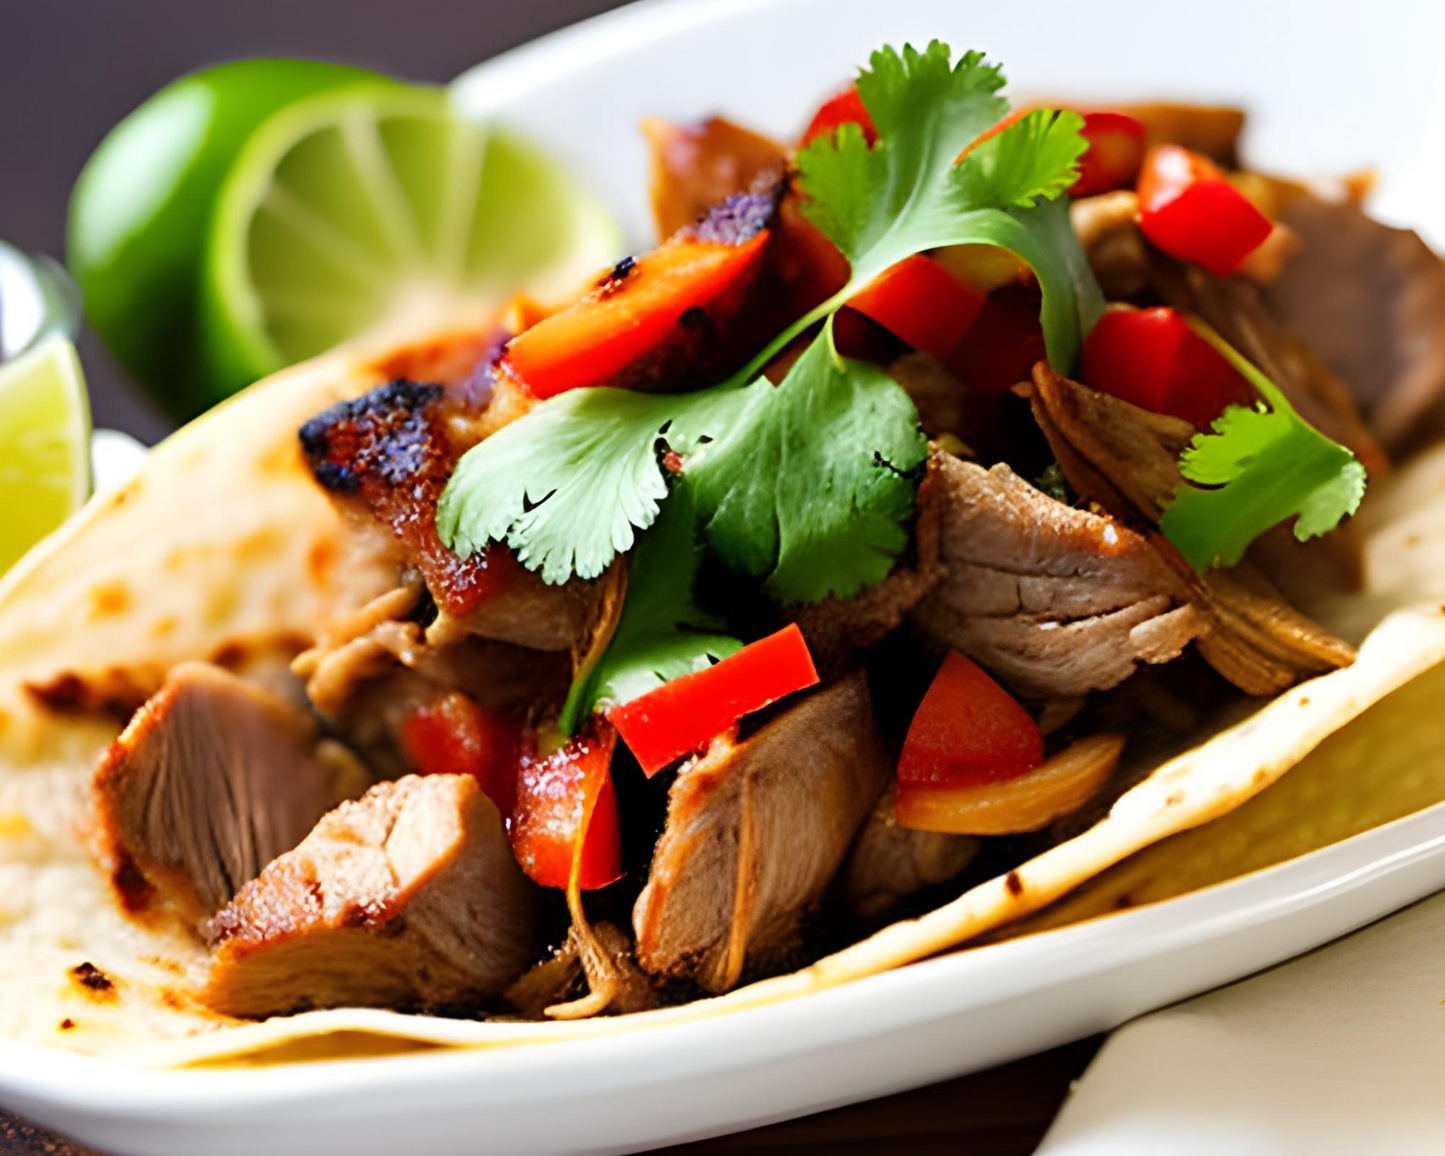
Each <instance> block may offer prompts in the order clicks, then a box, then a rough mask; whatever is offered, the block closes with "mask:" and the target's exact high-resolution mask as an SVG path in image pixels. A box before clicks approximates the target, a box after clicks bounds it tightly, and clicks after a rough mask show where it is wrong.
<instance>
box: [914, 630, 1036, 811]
mask: <svg viewBox="0 0 1445 1156" xmlns="http://www.w3.org/2000/svg"><path fill="white" fill-rule="evenodd" d="M1043 760H1044V738H1043V735H1042V734H1041V733H1040V732H1039V727H1038V724H1037V723H1036V722H1034V720H1033V719H1032V718H1031V717H1030V716H1029V713H1028V711H1026V710H1024V708H1023V707H1021V706H1020V705H1019V704H1018V701H1017V700H1016V699H1015V698H1014V697H1013V696H1012V695H1011V694H1009V693H1008V691H1006V690H1004V688H1003V687H1001V686H999V684H998V683H996V682H995V681H994V680H993V679H992V678H990V677H989V676H988V674H987V673H985V672H984V670H983V669H982V668H981V667H979V666H978V665H977V664H976V663H974V662H972V661H970V660H969V659H967V658H965V657H964V656H963V655H961V654H959V653H958V651H956V650H951V651H949V652H948V655H947V657H946V658H944V660H943V665H942V666H941V667H939V670H938V674H936V675H935V676H934V679H933V683H932V685H931V686H929V688H928V693H927V694H925V695H924V696H923V701H922V702H921V703H920V704H919V706H918V711H917V712H916V713H915V714H914V716H913V722H912V723H911V724H910V725H909V727H908V735H907V737H906V738H905V739H904V740H903V754H902V756H901V757H900V758H899V760H898V794H899V798H900V799H902V798H903V797H904V796H905V795H906V794H907V793H908V792H910V791H928V790H945V789H951V788H959V787H968V786H977V785H978V784H980V783H994V782H1000V781H1002V780H1005V779H1013V778H1017V777H1018V776H1019V775H1023V774H1027V773H1028V772H1029V771H1031V770H1033V769H1034V768H1035V767H1036V766H1038V765H1039V764H1040V763H1041V762H1043Z"/></svg>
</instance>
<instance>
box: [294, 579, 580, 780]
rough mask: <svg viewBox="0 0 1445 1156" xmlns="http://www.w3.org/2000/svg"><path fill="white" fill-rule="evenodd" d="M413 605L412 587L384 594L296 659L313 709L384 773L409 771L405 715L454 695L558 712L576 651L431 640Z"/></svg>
mask: <svg viewBox="0 0 1445 1156" xmlns="http://www.w3.org/2000/svg"><path fill="white" fill-rule="evenodd" d="M415 601H416V599H415V596H414V593H411V592H409V591H408V590H406V589H400V590H396V591H393V592H391V593H390V594H387V595H383V596H382V597H381V598H378V599H377V600H376V601H375V602H374V603H373V604H372V605H371V606H368V607H364V608H363V609H362V610H361V611H360V612H358V613H357V614H356V615H354V616H352V618H351V619H350V620H348V621H346V622H342V623H337V624H335V625H334V626H333V628H332V629H331V630H329V631H328V632H326V634H325V635H324V636H323V638H322V641H321V642H320V643H318V645H317V646H315V647H313V648H312V649H311V650H309V651H307V652H305V653H304V654H302V655H301V656H300V657H298V658H297V659H296V661H295V663H294V664H293V669H294V670H295V672H296V673H297V674H299V675H301V676H302V677H303V678H304V679H305V680H306V695H307V698H308V699H309V700H310V702H311V705H312V706H313V707H314V708H315V709H316V710H317V711H318V712H320V713H321V714H322V715H323V716H325V718H326V720H327V722H328V723H329V724H330V725H331V726H332V727H333V728H334V729H335V730H336V731H337V732H338V733H339V734H341V735H342V736H343V737H344V738H345V740H346V742H347V744H348V745H349V746H350V747H351V748H352V749H353V750H355V751H357V752H358V753H360V754H361V755H362V756H363V757H364V758H365V759H366V761H367V764H368V765H369V766H371V767H373V768H374V769H375V770H376V771H377V772H378V773H379V774H382V775H385V776H387V777H393V778H394V777H398V776H400V775H402V774H405V773H406V771H407V770H409V769H411V767H410V763H409V760H408V755H407V752H406V750H405V744H404V742H403V730H404V727H405V725H406V723H407V721H408V720H409V719H410V718H411V716H412V715H413V714H414V713H415V712H416V711H417V710H418V709H420V708H421V707H424V706H429V705H431V704H433V703H436V702H438V701H439V700H440V699H442V698H444V697H445V696H446V695H448V694H450V693H452V692H453V691H460V692H461V693H462V694H464V695H466V696H467V697H468V698H469V699H471V700H472V701H473V702H475V703H477V704H478V705H479V706H481V707H483V708H484V709H486V710H488V711H492V712H497V713H499V714H501V715H504V716H506V717H508V718H511V719H514V720H516V721H518V722H520V721H522V720H523V719H525V718H526V717H527V716H528V715H529V713H531V712H534V711H541V712H544V713H545V712H546V711H548V710H553V711H555V710H556V709H558V708H560V705H561V703H562V700H563V699H564V698H565V697H566V694H567V687H568V684H569V682H570V680H571V675H572V663H571V658H570V656H569V655H567V654H565V653H562V652H558V651H552V652H544V651H538V650H528V649H526V648H525V647H521V646H514V645H512V644H510V643H506V642H495V641H492V640H490V639H484V638H476V637H472V636H464V637H462V638H459V639H456V640H455V641H451V642H435V641H432V640H431V638H430V636H429V634H430V632H427V631H424V630H423V629H422V627H421V626H420V625H419V624H418V623H416V622H414V621H411V620H410V619H409V618H407V617H406V615H408V614H410V613H411V612H412V609H413V608H414V605H415ZM390 615H399V616H400V617H390Z"/></svg>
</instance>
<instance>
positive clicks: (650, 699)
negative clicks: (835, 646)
mask: <svg viewBox="0 0 1445 1156" xmlns="http://www.w3.org/2000/svg"><path fill="white" fill-rule="evenodd" d="M817 681H818V671H817V670H816V669H815V668H814V666H813V658H812V655H810V654H809V653H808V644H807V643H806V642H804V641H803V632H802V631H801V630H799V629H798V627H797V626H796V625H789V626H785V627H784V628H783V629H782V630H779V631H778V632H777V633H776V634H770V635H768V636H767V637H766V638H760V639H758V641H756V642H753V643H749V644H748V645H747V646H745V647H743V648H742V649H741V650H739V651H738V652H737V653H736V654H733V655H729V656H728V657H727V658H725V659H723V660H722V661H721V662H719V663H717V664H716V665H714V666H709V667H708V668H707V669H705V670H699V671H697V672H695V673H693V674H685V675H683V676H682V677H681V678H675V679H673V680H672V681H671V682H667V683H663V685H662V686H659V687H658V688H657V689H656V690H651V691H648V692H647V693H646V694H644V695H642V696H641V697H639V698H635V699H633V700H632V701H631V702H628V703H623V704H622V705H621V706H615V707H613V708H612V709H611V710H610V711H608V712H607V718H608V721H609V722H611V723H612V725H613V726H615V727H616V728H617V732H618V733H619V734H620V735H621V736H622V741H623V742H625V743H626V744H627V746H628V749H629V750H631V751H632V753H633V755H635V756H636V758H637V761H638V762H639V763H640V764H641V765H642V769H643V770H644V771H645V772H647V774H648V775H649V776H651V775H654V774H656V773H657V772H658V771H660V770H662V768H663V767H665V766H667V764H668V763H670V762H672V761H673V760H674V759H677V758H680V757H681V756H683V755H685V754H689V753H691V752H692V751H696V750H701V749H702V747H703V746H705V745H706V744H707V743H708V742H709V740H711V739H713V738H714V737H716V736H717V735H720V734H722V732H723V731H725V730H727V729H728V727H730V726H732V725H733V724H734V723H735V722H737V721H738V719H740V718H742V717H743V715H745V714H751V713H752V712H753V711H755V710H760V709H762V708H763V707H765V706H767V705H768V704H769V703H771V702H776V701H777V700H778V699H780V698H782V697H783V696H784V695H788V694H792V693H793V692H794V691H798V690H802V689H803V688H804V687H809V686H813V685H814V684H815V683H817Z"/></svg>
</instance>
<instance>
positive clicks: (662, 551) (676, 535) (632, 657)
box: [557, 482, 742, 735]
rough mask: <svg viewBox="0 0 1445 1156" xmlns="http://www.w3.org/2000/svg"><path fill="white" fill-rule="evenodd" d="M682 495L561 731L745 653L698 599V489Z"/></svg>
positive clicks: (657, 526)
mask: <svg viewBox="0 0 1445 1156" xmlns="http://www.w3.org/2000/svg"><path fill="white" fill-rule="evenodd" d="M674 490H675V492H674V493H673V495H672V497H671V498H670V499H669V501H668V502H667V504H666V505H665V506H664V507H663V509H662V513H661V514H660V515H659V516H658V519H657V521H656V522H655V523H653V525H652V526H651V527H650V528H649V529H647V530H645V531H644V532H643V533H642V534H640V535H639V536H638V540H637V546H636V548H635V549H634V550H633V552H632V554H631V556H630V557H629V558H628V583H627V595H626V598H625V600H624V601H623V604H622V614H621V617H620V618H619V619H618V622H617V629H616V631H614V632H613V635H612V640H611V641H610V642H609V643H608V645H607V649H606V651H605V652H604V653H603V655H602V658H601V659H600V660H599V661H598V663H597V665H596V666H595V667H593V668H592V670H591V671H589V672H588V673H587V675H586V676H585V677H581V678H578V679H576V680H574V682H573V683H572V687H571V690H570V691H569V693H568V695H567V702H566V703H565V704H564V706H563V708H562V715H561V717H560V718H559V719H558V723H557V725H558V726H559V727H560V728H561V730H562V732H563V733H564V734H569V735H570V734H574V733H575V732H576V730H577V727H578V726H579V725H580V724H581V723H582V722H583V721H584V720H586V719H587V718H588V717H589V716H590V715H591V714H592V712H593V710H594V709H596V708H597V707H598V706H599V705H606V704H611V703H624V702H631V701H632V700H633V699H634V698H637V697H638V696H639V695H643V694H646V693H647V692H648V691H650V690H652V689H654V688H655V687H659V686H661V685H662V684H663V683H665V682H671V681H672V680H673V679H674V678H681V677H682V676H683V675H685V674H692V673H693V672H694V671H698V670H702V669H704V668H705V667H707V666H709V665H710V664H711V663H713V662H717V661H719V660H720V659H724V658H726V657H727V656H728V655H730V654H733V653H735V652H736V651H738V650H740V649H741V648H742V643H741V642H740V641H738V639H736V638H734V637H732V636H731V635H729V634H725V633H723V623H722V621H721V619H719V618H718V617H717V616H716V615H714V614H710V613H708V612H707V611H705V610H703V609H701V608H700V607H699V606H698V605H697V603H696V602H695V601H694V597H693V586H694V583H695V582H696V579H697V571H698V567H699V565H700V564H701V562H702V546H701V544H700V543H699V542H698V540H697V518H696V512H695V505H694V502H693V497H692V493H691V489H690V487H689V486H688V485H687V484H686V483H683V482H679V483H677V485H676V486H675V487H674Z"/></svg>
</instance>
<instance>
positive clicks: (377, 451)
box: [301, 381, 595, 650]
mask: <svg viewBox="0 0 1445 1156" xmlns="http://www.w3.org/2000/svg"><path fill="white" fill-rule="evenodd" d="M454 417H458V414H457V413H456V412H454V407H453V405H452V403H451V401H450V400H449V398H448V395H447V394H446V391H445V390H443V388H442V387H441V386H439V385H420V384H417V383H416V382H412V381H394V382H392V383H391V384H389V385H383V386H380V387H378V388H376V389H374V390H372V391H371V392H370V393H367V394H365V395H363V396H362V397H359V398H356V399H355V400H353V401H344V402H340V403H338V404H337V405H334V406H332V407H331V408H330V409H328V410H327V411H326V412H325V413H322V414H321V415H319V416H318V417H315V418H313V419H312V420H311V421H309V422H307V423H306V424H305V425H304V426H302V427H301V445H302V448H303V449H304V450H305V453H306V459H307V461H308V462H309V463H310V466H311V471H312V473H313V474H314V475H315V477H316V480H317V482H319V483H320V484H321V486H322V487H323V488H325V489H326V490H327V491H328V492H329V493H330V494H331V495H332V497H333V498H334V499H335V500H336V501H337V502H339V503H340V504H341V506H342V507H343V509H345V510H346V511H347V513H348V514H350V515H351V516H352V520H353V522H354V523H356V524H358V525H359V526H360V527H362V528H363V529H365V530H369V531H371V532H373V533H374V532H375V531H376V529H377V527H381V528H383V529H384V531H386V533H385V535H384V538H385V539H388V540H389V541H388V545H389V547H390V549H391V550H392V552H393V553H394V554H395V558H396V562H397V565H398V567H399V568H415V570H416V571H418V572H419V573H420V575H421V578H422V580H423V581H424V582H425V583H426V588H427V591H428V593H430V595H431V597H432V599H433V600H434V601H435V603H436V605H437V609H438V610H439V612H440V613H441V615H442V617H443V620H444V621H445V623H446V628H447V629H448V631H449V632H451V633H453V634H460V633H470V634H475V635H477V636H479V637H482V638H492V639H497V640H499V641H502V642H512V643H516V644H517V645H519V646H527V647H531V648H533V649H536V650H568V649H570V648H571V647H573V646H575V645H576V644H577V642H578V640H579V639H580V638H581V637H582V636H583V635H584V633H585V632H586V629H587V624H588V619H589V615H590V613H591V610H592V604H593V601H594V598H595V587H594V584H593V583H589V582H577V581H574V582H569V583H567V584H566V585H565V586H548V585H546V584H545V583H543V581H542V579H541V578H539V577H538V576H537V575H535V574H533V573H531V572H530V571H528V570H525V569H524V568H523V567H522V566H521V565H520V564H519V563H518V562H517V561H516V559H515V558H514V557H513V556H512V555H511V553H510V552H509V551H508V550H506V549H503V548H498V547H493V548H492V549H489V550H487V551H485V552H483V553H481V554H475V555H473V556H472V557H470V558H459V557H458V556H457V555H456V554H453V553H452V552H451V551H450V550H449V549H447V547H446V546H444V545H443V544H442V541H441V538H440V537H439V536H438V535H437V529H436V508H437V502H438V501H440V499H441V495H442V491H443V490H444V489H445V488H446V484H447V481H448V479H450V477H451V475H452V473H453V471H454V470H455V468H456V464H457V461H458V459H459V458H460V457H461V455H462V453H463V452H464V451H465V450H466V449H467V448H469V446H468V444H467V436H466V434H465V432H461V433H459V432H457V431H459V430H461V431H465V430H467V429H470V428H471V427H470V426H469V425H467V423H465V422H463V421H461V420H460V419H458V420H457V421H453V420H452V419H453V418H454Z"/></svg>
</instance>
